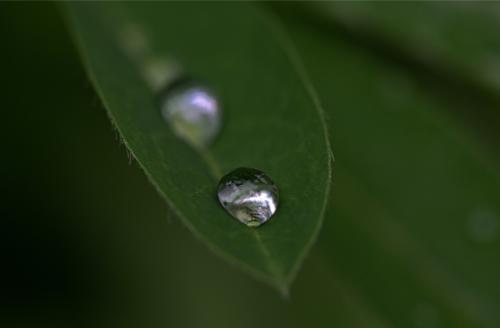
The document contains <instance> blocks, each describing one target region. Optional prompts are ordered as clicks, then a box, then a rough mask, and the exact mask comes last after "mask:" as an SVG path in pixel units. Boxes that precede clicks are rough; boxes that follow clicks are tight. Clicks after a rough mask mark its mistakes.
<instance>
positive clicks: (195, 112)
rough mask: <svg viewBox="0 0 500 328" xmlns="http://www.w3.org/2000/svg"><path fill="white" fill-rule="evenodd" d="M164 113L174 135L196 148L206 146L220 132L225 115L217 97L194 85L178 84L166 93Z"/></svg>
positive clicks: (163, 99)
mask: <svg viewBox="0 0 500 328" xmlns="http://www.w3.org/2000/svg"><path fill="white" fill-rule="evenodd" d="M161 113H162V115H163V117H164V118H165V120H166V121H167V122H168V123H169V124H170V126H171V127H172V129H173V131H174V133H175V134H176V135H177V136H178V137H180V138H182V139H184V140H185V141H187V142H189V143H190V144H192V145H193V146H195V147H205V146H207V145H208V144H209V143H210V142H212V141H213V139H214V138H215V136H216V135H217V134H218V133H219V130H220V126H221V119H222V112H221V108H220V105H219V102H218V101H217V99H216V97H215V96H214V94H213V93H212V92H211V91H210V90H209V89H207V88H206V87H204V86H201V85H197V84H194V83H191V82H189V83H184V82H182V83H176V84H175V85H172V86H170V87H169V88H168V89H167V91H166V92H165V93H164V94H163V98H162V103H161Z"/></svg>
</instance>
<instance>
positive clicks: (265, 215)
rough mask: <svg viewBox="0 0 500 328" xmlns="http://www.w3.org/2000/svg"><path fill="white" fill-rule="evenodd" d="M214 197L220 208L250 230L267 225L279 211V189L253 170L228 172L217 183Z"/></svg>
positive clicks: (257, 171) (266, 177)
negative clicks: (216, 197) (217, 200)
mask: <svg viewBox="0 0 500 328" xmlns="http://www.w3.org/2000/svg"><path fill="white" fill-rule="evenodd" d="M217 195H218V197H219V201H220V203H221V204H222V206H223V207H224V208H225V209H226V210H227V211H228V212H229V213H230V214H231V215H232V216H234V217H235V218H237V219H238V220H239V221H240V222H241V223H243V224H245V225H247V226H249V227H258V226H260V225H261V224H263V223H265V222H266V221H268V220H269V218H271V216H272V215H273V214H274V213H275V212H276V209H277V207H278V187H277V186H276V185H275V184H274V182H273V181H272V180H271V178H269V177H268V176H267V175H266V174H265V173H264V172H261V171H259V170H256V169H249V168H243V167H241V168H238V169H236V170H234V171H231V172H229V173H228V174H226V175H225V176H223V177H222V179H221V180H220V182H219V187H218V191H217Z"/></svg>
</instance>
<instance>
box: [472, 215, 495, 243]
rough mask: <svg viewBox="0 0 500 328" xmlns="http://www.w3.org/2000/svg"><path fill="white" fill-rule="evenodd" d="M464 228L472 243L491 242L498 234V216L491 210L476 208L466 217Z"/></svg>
mask: <svg viewBox="0 0 500 328" xmlns="http://www.w3.org/2000/svg"><path fill="white" fill-rule="evenodd" d="M466 227H467V231H468V233H469V235H470V236H471V238H472V239H473V240H474V241H477V242H482V243H486V242H492V241H494V240H495V238H496V237H497V233H498V216H497V215H496V213H495V212H494V211H493V210H492V209H489V208H486V207H482V208H478V209H476V210H475V211H474V212H472V213H471V214H470V216H469V217H468V219H467V221H466Z"/></svg>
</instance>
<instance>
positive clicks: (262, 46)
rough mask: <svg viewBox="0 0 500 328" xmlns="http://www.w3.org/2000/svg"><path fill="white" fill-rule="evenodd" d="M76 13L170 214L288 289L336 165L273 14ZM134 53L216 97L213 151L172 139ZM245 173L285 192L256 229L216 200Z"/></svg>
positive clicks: (126, 130) (109, 7) (95, 64)
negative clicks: (219, 114)
mask: <svg viewBox="0 0 500 328" xmlns="http://www.w3.org/2000/svg"><path fill="white" fill-rule="evenodd" d="M68 7H69V17H70V25H71V26H72V28H73V30H74V34H75V36H76V39H77V40H78V44H79V47H80V52H81V54H82V56H83V58H84V61H85V64H86V68H87V71H88V73H89V75H90V77H91V80H92V82H93V83H94V86H95V88H96V90H97V92H98V94H99V95H100V98H101V100H102V101H103V103H104V104H105V107H106V109H107V110H108V112H109V115H110V117H111V119H112V121H113V122H114V124H115V126H116V128H117V130H118V131H119V132H120V135H121V136H122V137H123V140H124V142H125V144H126V145H127V147H128V149H129V150H130V151H131V153H132V154H133V156H134V157H135V159H136V160H137V161H138V162H139V163H140V165H141V166H142V168H143V169H144V171H145V172H146V174H147V175H148V177H149V178H150V180H151V182H152V183H153V184H154V185H155V186H156V187H157V189H158V190H159V192H160V193H161V194H162V195H163V196H164V197H165V199H166V201H167V203H168V205H169V206H170V207H171V209H172V210H173V211H174V212H175V213H176V215H177V216H178V217H179V218H181V219H182V221H183V222H184V223H185V224H186V225H187V226H188V227H189V228H190V229H191V230H192V231H193V232H194V233H195V234H196V235H197V236H198V237H199V238H200V239H202V240H204V241H205V242H207V243H208V245H209V246H210V247H211V248H212V249H213V250H214V251H216V252H217V253H218V254H220V255H222V256H223V257H225V258H226V259H228V260H229V261H231V262H232V263H236V264H237V265H239V266H240V267H242V268H244V269H245V270H247V271H249V272H250V273H252V274H254V275H255V276H258V277H259V278H262V279H264V280H265V281H267V282H270V283H272V284H273V285H275V286H276V287H278V288H279V289H280V290H282V291H283V292H286V290H287V288H288V286H289V284H290V282H291V281H292V279H293V278H294V276H295V274H296V272H297V270H298V269H299V266H300V263H301V261H302V260H303V258H304V256H305V254H306V252H307V250H308V249H309V247H310V246H311V244H312V243H313V241H314V239H315V237H316V234H317V232H318V231H319V228H320V225H321V221H322V217H323V214H324V210H325V206H326V201H327V199H328V198H327V196H328V192H329V185H330V171H331V159H332V157H331V151H330V149H329V144H328V142H329V141H328V138H327V132H326V128H325V124H324V121H323V117H322V110H321V108H320V106H319V103H318V101H317V99H316V98H315V94H314V90H312V89H311V86H310V84H308V81H307V79H306V77H305V76H304V73H303V72H302V71H301V70H300V63H297V61H296V58H295V57H293V54H291V53H290V52H289V51H290V49H287V48H286V44H283V40H282V39H281V37H280V34H279V33H280V32H279V29H277V28H276V25H275V24H274V22H273V19H274V18H273V17H272V16H264V15H262V14H261V13H260V12H259V11H258V10H257V9H256V8H255V7H253V6H251V5H248V4H217V5H214V4H201V3H197V4H196V10H194V5H193V4H182V3H154V4H148V5H146V4H144V3H127V4H106V5H99V4H96V3H92V4H89V3H71V4H68ZM124 43H125V44H124ZM127 43H129V46H130V44H132V46H131V47H129V48H126V47H127V45H126V44H127ZM124 47H125V48H124ZM134 47H135V48H134ZM126 49H128V50H132V52H133V51H135V50H138V51H146V52H148V53H149V54H150V55H149V56H150V57H154V58H156V59H160V61H161V60H162V59H168V60H169V61H170V62H172V61H174V63H175V65H174V66H172V67H175V66H176V65H181V66H182V67H183V68H184V70H185V71H186V72H187V74H189V75H190V76H192V77H195V78H196V79H198V80H200V81H204V82H206V83H208V84H209V86H210V87H212V88H213V89H214V90H216V93H217V94H218V95H219V96H220V100H221V102H222V103H223V110H224V122H223V131H222V133H221V135H220V136H219V137H218V139H217V140H216V141H215V143H214V144H213V145H212V146H211V147H210V148H209V149H207V150H196V149H194V148H192V147H190V146H189V145H187V144H186V143H184V142H183V141H182V140H179V139H178V138H176V137H175V136H174V134H173V133H172V131H171V130H170V129H169V127H168V126H167V125H166V123H165V122H164V121H163V120H162V118H161V115H160V111H159V108H158V105H157V99H156V94H155V93H154V92H153V90H152V89H151V88H150V87H148V85H147V84H146V82H145V81H144V78H143V76H141V74H140V73H141V70H142V69H143V68H141V65H143V64H144V63H141V62H139V63H137V62H136V61H134V60H132V59H131V58H130V57H129V56H127V54H126ZM167 73H168V71H167ZM172 74H173V72H172ZM241 166H245V167H253V168H257V169H260V170H262V171H264V172H266V173H267V174H268V175H269V176H271V177H272V179H273V180H274V181H275V182H276V183H277V185H278V187H279V189H280V201H281V203H280V206H279V209H278V212H277V214H276V215H275V216H274V217H273V218H272V219H271V220H270V222H268V223H266V224H265V225H263V226H262V227H261V228H258V229H250V228H248V227H246V226H244V225H242V224H240V223H239V222H237V221H236V220H235V219H233V218H231V217H230V216H229V215H228V214H227V213H226V212H225V211H224V210H223V209H222V207H221V206H220V205H219V204H218V201H217V199H216V194H215V192H216V186H217V183H218V179H219V178H220V175H221V174H224V173H226V172H228V171H230V170H232V169H234V168H237V167H241ZM179 251H181V250H179Z"/></svg>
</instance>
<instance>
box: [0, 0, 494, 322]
mask: <svg viewBox="0 0 500 328" xmlns="http://www.w3.org/2000/svg"><path fill="white" fill-rule="evenodd" d="M1 6H2V8H1V10H0V33H1V36H2V40H3V41H2V42H3V43H4V44H3V46H2V52H1V55H0V56H1V57H0V58H1V60H0V62H1V63H2V65H3V66H2V74H1V76H0V80H1V83H2V90H4V92H3V93H2V95H3V97H2V98H3V99H2V100H3V102H2V104H3V106H2V107H3V113H4V119H3V122H5V123H4V127H3V129H2V140H3V142H4V149H3V150H4V151H3V158H2V159H3V160H2V162H1V165H2V171H3V172H4V173H5V176H6V178H5V180H4V181H5V183H4V188H3V190H4V192H3V194H2V199H3V204H5V206H4V205H3V206H2V209H3V212H4V213H3V215H2V217H3V218H2V221H1V229H0V231H1V233H3V235H2V238H1V241H0V243H1V245H0V246H1V247H0V252H2V260H3V261H2V262H3V266H2V268H3V270H2V271H3V272H4V273H7V276H6V278H4V279H3V282H2V285H1V290H2V293H1V296H0V300H1V308H0V316H1V317H0V324H1V325H2V326H6V327H11V326H12V327H14V326H36V327H40V326H42V327H43V326H50V327H54V326H58V325H60V326H65V327H67V326H92V327H95V326H107V327H109V326H143V327H156V326H158V327H199V326H204V327H226V326H227V327H255V326H263V327H275V326H283V327H304V326H311V325H312V326H315V327H336V326H337V327H391V326H392V327H497V326H498V325H499V324H500V320H499V315H500V284H498V283H497V281H496V280H497V279H498V278H497V277H498V276H500V275H499V273H500V272H499V271H500V267H499V261H498V254H499V250H500V248H499V235H498V234H499V231H498V229H499V227H498V225H499V223H498V220H499V214H498V213H500V183H499V181H500V179H499V172H498V171H499V169H498V168H499V166H498V155H499V154H498V147H496V146H498V140H500V138H498V134H497V133H498V130H497V128H498V125H496V122H498V121H496V119H497V118H498V114H497V113H498V109H499V108H498V107H499V106H498V103H497V102H496V100H495V99H492V98H495V97H494V96H492V97H490V96H484V97H482V96H478V93H477V92H475V91H474V90H471V93H470V94H469V93H468V91H469V90H468V89H467V88H457V89H455V90H456V91H455V93H454V92H453V90H454V89H453V88H454V87H455V86H454V85H452V86H451V87H452V88H450V87H449V86H440V88H437V89H436V82H442V81H446V79H442V77H441V76H440V75H439V74H434V73H432V68H429V71H424V72H421V71H419V69H420V67H419V66H417V67H415V66H412V65H407V64H408V62H407V61H405V60H397V59H398V58H399V57H398V58H394V57H397V56H392V57H387V56H385V55H386V53H385V52H381V51H378V50H377V49H378V48H377V49H374V48H373V46H372V44H371V43H367V42H365V41H364V39H363V38H361V39H360V38H357V37H356V36H355V35H354V34H353V32H352V31H349V30H348V31H346V30H344V29H342V28H340V27H338V26H337V27H335V25H332V26H330V25H328V24H327V25H321V26H318V25H316V24H311V22H310V19H309V18H307V17H305V15H301V14H300V15H297V12H290V11H289V9H288V8H283V7H281V6H277V7H275V9H274V10H275V12H276V13H277V14H278V15H279V16H280V17H281V20H282V22H283V25H284V26H286V28H287V30H288V33H289V35H290V37H291V39H292V40H293V41H294V43H295V44H296V46H297V48H298V50H299V52H300V54H301V56H302V58H303V60H304V65H305V67H306V69H307V71H308V73H309V74H310V76H311V79H312V80H313V84H314V85H315V87H316V89H317V91H318V93H319V94H320V97H321V100H322V101H323V105H324V107H325V109H326V110H327V111H328V116H329V120H328V122H329V127H330V133H331V139H332V140H331V141H332V144H333V147H334V150H335V153H336V165H335V174H334V185H333V186H334V189H333V195H332V202H331V203H330V206H329V209H328V212H327V215H326V219H325V225H324V228H323V231H322V233H321V235H320V238H319V241H318V244H317V245H316V246H315V247H314V248H313V250H312V252H311V254H310V256H309V257H308V258H307V259H306V261H305V263H304V265H303V268H302V270H301V272H300V274H299V275H298V277H297V280H296V282H295V283H294V285H293V288H292V291H291V296H290V298H289V299H284V298H282V297H281V296H279V295H278V294H277V293H276V292H275V291H273V290H271V289H270V288H268V287H267V286H265V285H263V284H261V283H259V282H256V281H254V280H253V279H252V278H251V277H248V276H246V275H245V274H243V273H240V272H239V271H238V270H236V269H234V268H232V267H231V266H230V265H228V264H227V263H225V262H223V261H222V260H220V259H219V258H218V257H215V256H213V255H212V254H211V253H210V252H209V251H208V250H207V249H205V247H204V246H203V245H202V244H201V243H199V242H198V241H195V240H194V238H193V237H192V236H191V234H190V233H188V232H187V231H186V229H184V228H183V227H182V226H181V224H180V223H179V222H178V221H177V219H176V218H175V217H173V215H171V214H170V213H169V211H168V209H167V206H166V205H165V204H164V203H163V201H162V200H161V199H160V197H159V196H158V195H157V193H156V191H155V190H154V188H152V187H151V186H150V185H149V183H148V181H147V179H146V178H145V177H144V176H143V174H142V172H140V170H139V169H138V167H137V165H136V164H135V163H134V161H132V160H129V159H128V158H127V156H128V154H127V150H126V149H125V146H124V145H121V144H120V138H119V137H118V136H117V134H116V132H115V131H114V130H113V129H112V128H111V125H110V124H109V123H108V120H107V118H106V115H105V112H104V109H103V108H102V106H101V105H100V101H99V100H98V98H97V96H96V95H95V93H94V91H93V89H92V87H91V85H90V83H89V82H88V81H87V79H86V77H85V74H84V73H83V70H82V67H81V64H80V61H79V58H78V55H77V53H76V51H75V49H74V47H73V45H72V40H71V39H70V37H69V35H68V34H67V32H66V28H65V25H64V24H63V21H62V18H61V16H60V13H59V12H58V10H57V7H56V6H55V5H53V4H2V5H1ZM450 6H452V5H450ZM480 6H481V5H478V8H481V7H480ZM450 8H451V7H450ZM402 28H403V27H402ZM436 28H438V27H436ZM478 37H480V34H478ZM492 50H494V49H492ZM497 53H498V52H497ZM398 56H399V55H398ZM426 69H427V68H426ZM438 84H439V83H438ZM479 95H483V94H482V93H479Z"/></svg>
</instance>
